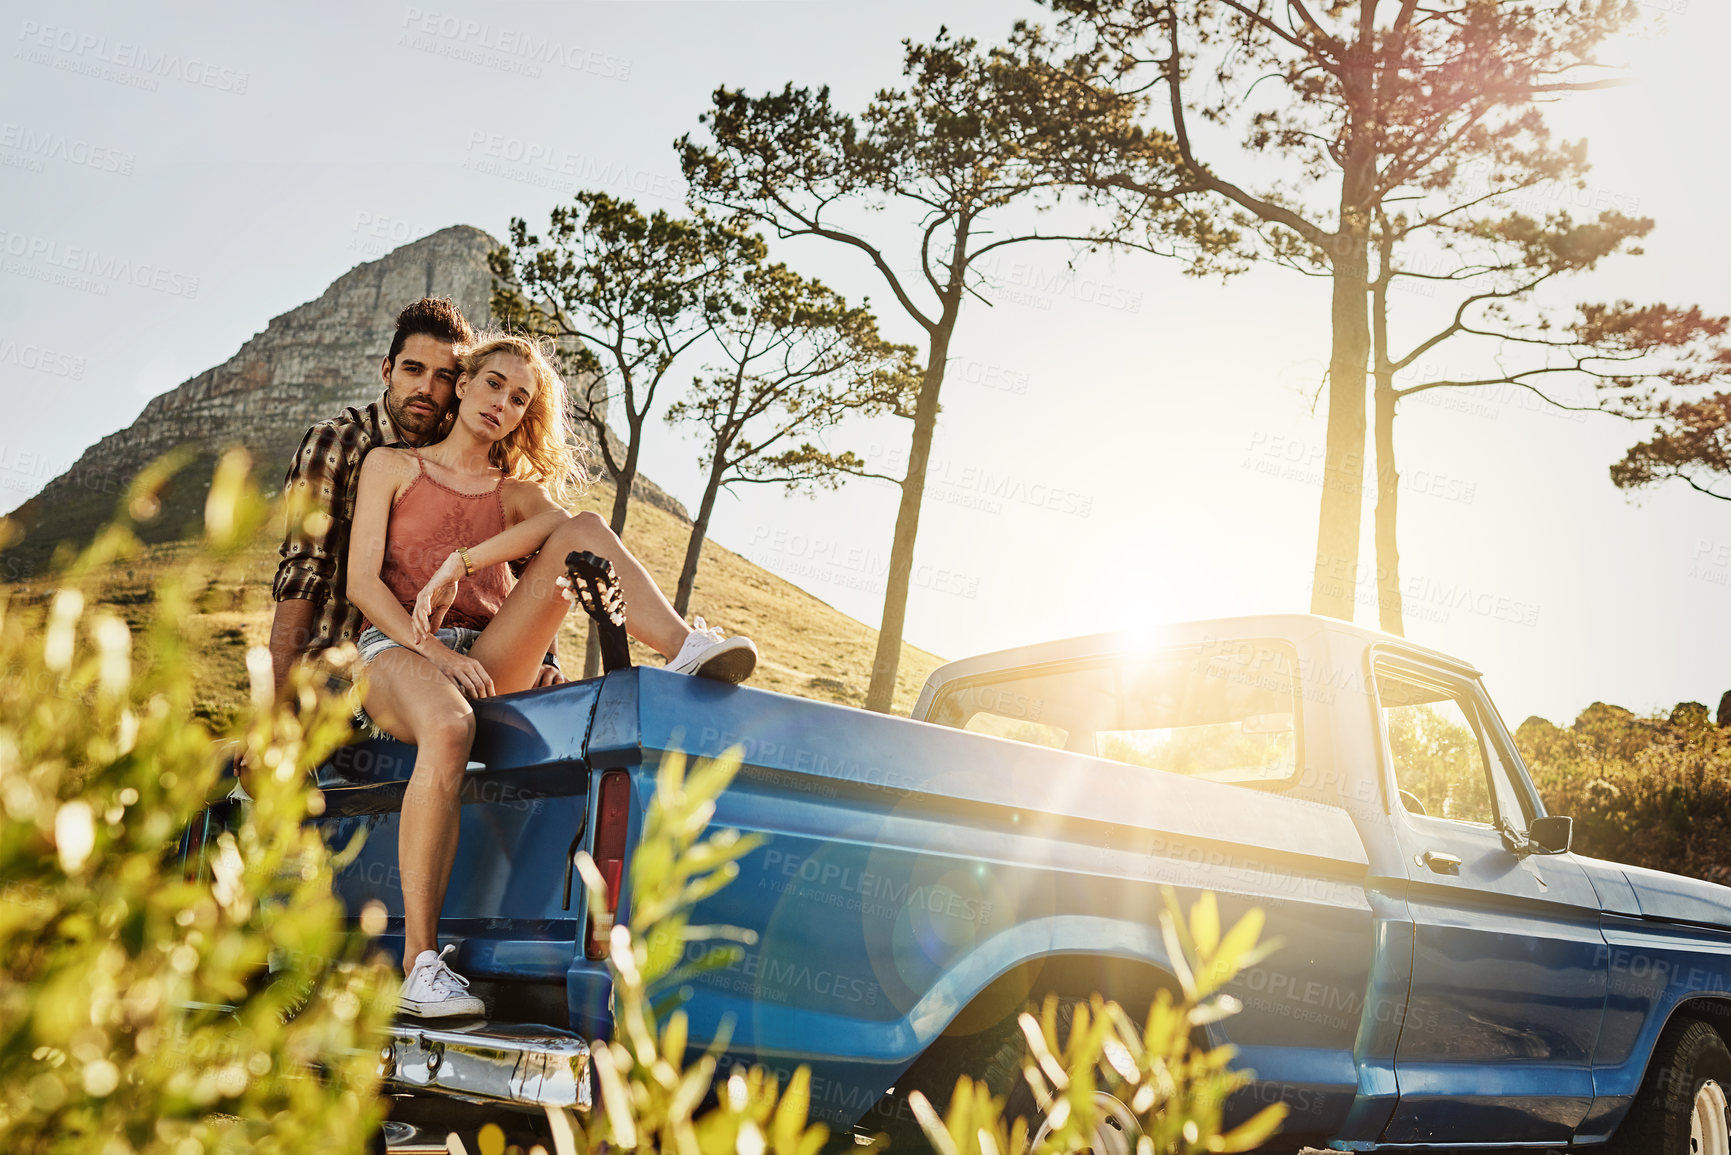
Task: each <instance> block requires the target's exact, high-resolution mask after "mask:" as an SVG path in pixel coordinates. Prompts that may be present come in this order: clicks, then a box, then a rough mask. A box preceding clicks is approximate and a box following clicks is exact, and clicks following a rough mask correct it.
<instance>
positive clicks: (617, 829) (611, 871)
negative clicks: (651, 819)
mask: <svg viewBox="0 0 1731 1155" xmlns="http://www.w3.org/2000/svg"><path fill="white" fill-rule="evenodd" d="M630 823H631V775H630V774H629V773H628V772H627V771H624V770H609V771H607V772H606V773H604V774H602V775H601V786H600V788H599V790H598V791H597V797H596V802H595V843H594V846H595V850H594V853H593V854H591V855H590V857H592V858H593V859H594V860H595V868H596V869H597V870H599V871H600V872H601V877H602V878H603V879H605V880H606V882H607V902H606V904H605V905H606V914H605V915H602V914H600V913H598V912H596V911H595V909H594V908H593V907H591V908H590V911H589V938H588V941H587V942H586V943H585V944H584V947H583V953H584V955H585V956H586V957H588V958H592V959H600V958H606V957H607V940H608V938H609V937H610V936H611V934H612V932H613V919H614V917H615V916H616V915H617V914H618V913H619V889H620V887H621V886H622V885H623V884H624V882H625V833H626V828H627V827H628V826H629V825H630Z"/></svg>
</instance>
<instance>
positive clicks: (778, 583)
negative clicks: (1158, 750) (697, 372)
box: [15, 474, 942, 723]
mask: <svg viewBox="0 0 1731 1155" xmlns="http://www.w3.org/2000/svg"><path fill="white" fill-rule="evenodd" d="M206 476H208V474H207V475H206ZM612 501H613V491H612V489H611V487H609V486H608V485H606V484H605V483H603V484H600V485H597V486H595V487H594V488H593V489H592V490H591V491H590V492H589V493H588V494H587V495H586V496H585V497H584V498H583V499H581V500H580V501H579V502H578V503H577V504H576V505H575V506H574V507H573V508H583V509H594V510H596V511H597V512H600V513H601V514H602V515H603V516H606V513H607V510H608V509H609V508H611V505H612ZM688 533H689V527H688V526H687V525H686V524H685V523H684V522H682V521H681V520H680V519H679V518H677V517H675V516H674V515H673V514H671V513H668V512H666V511H664V510H661V509H657V508H655V507H653V506H650V505H647V504H643V503H636V504H634V505H633V507H632V511H631V519H630V521H629V523H628V524H627V526H626V530H625V538H626V542H627V544H629V545H630V547H631V549H632V550H633V551H634V552H635V553H636V554H637V556H638V557H640V558H641V559H642V560H643V562H644V564H645V565H647V566H648V567H649V570H650V572H651V573H653V574H654V575H655V578H656V581H657V582H658V583H659V584H660V585H661V587H662V589H663V590H666V591H668V592H669V593H671V591H672V590H673V587H674V585H675V583H676V582H677V580H678V576H679V566H680V563H681V562H683V561H684V559H685V546H686V539H687V534H688ZM278 540H279V539H276V538H272V539H270V540H263V541H260V542H259V543H258V544H257V546H255V547H254V549H253V550H251V551H250V552H249V553H248V554H247V555H246V558H245V560H244V563H243V564H242V566H240V567H239V568H237V569H235V570H233V571H232V572H231V573H229V574H227V575H225V576H224V577H223V578H222V579H221V580H219V581H217V582H216V583H215V584H214V585H213V587H212V588H211V590H210V592H209V594H208V596H207V597H206V598H205V599H204V601H203V604H202V605H201V607H200V612H199V613H198V614H197V615H196V616H195V617H194V619H193V621H192V628H193V630H194V631H195V640H196V641H197V642H198V643H199V645H200V648H201V652H202V656H201V661H200V665H199V668H198V674H197V678H198V695H197V700H198V707H197V710H198V713H200V714H201V715H203V716H204V717H205V718H207V719H209V720H211V721H213V722H217V723H221V722H223V721H226V720H227V719H229V718H231V717H233V716H234V715H235V714H236V713H237V712H238V711H239V710H240V709H241V708H242V707H243V706H244V704H245V697H246V684H247V682H246V666H245V655H246V651H247V649H248V648H249V647H251V646H258V645H264V644H265V643H266V641H267V640H268V638H269V635H270V620H271V609H272V602H271V599H270V584H271V577H272V575H273V574H274V573H275V571H276V562H277V555H276V546H277V541H278ZM192 548H193V547H192V545H191V544H190V543H188V542H167V543H158V544H155V545H152V546H150V547H149V549H148V551H147V553H146V555H145V556H144V557H143V558H142V559H141V560H140V561H139V562H137V563H136V564H129V565H122V566H118V567H116V568H115V569H114V570H112V571H111V572H110V573H109V574H108V575H107V577H106V580H105V583H104V587H103V589H102V591H101V594H100V600H101V601H102V602H104V603H106V604H109V605H112V606H114V607H116V608H117V609H118V610H119V612H120V613H121V614H122V615H123V616H125V617H126V618H127V620H128V621H129V622H131V623H132V625H133V626H134V627H137V626H139V625H140V624H142V623H143V622H144V621H145V620H146V619H147V618H148V617H149V614H150V592H149V591H150V589H151V587H152V585H153V583H154V580H155V579H156V577H157V576H159V575H160V574H161V573H162V572H163V571H164V570H165V569H167V568H171V567H174V566H176V565H177V564H179V563H180V562H181V561H182V560H183V559H185V558H186V557H187V556H188V555H189V553H190V551H191V549H192ZM51 586H52V583H51V582H43V581H36V582H31V583H25V584H22V585H20V586H18V587H15V591H16V593H17V594H19V595H21V597H22V600H25V601H34V600H36V599H38V598H41V597H42V596H43V595H44V594H45V593H46V591H47V589H48V588H50V587H51ZM691 610H692V613H694V614H700V615H702V616H703V617H704V618H706V619H707V620H708V622H709V624H710V625H712V626H720V627H722V629H724V630H725V631H726V632H727V633H729V634H736V633H742V634H747V635H749V636H750V637H751V638H752V640H753V641H755V642H756V643H757V647H758V652H759V654H760V655H761V659H760V661H759V663H758V667H757V672H756V673H755V674H754V675H753V676H752V679H751V682H750V684H751V685H753V686H756V687H758V688H760V689H766V690H777V691H780V692H782V693H786V694H795V695H798V696H801V697H807V698H816V699H820V700H822V701H828V702H839V703H843V704H846V705H855V706H857V705H860V704H862V703H863V702H864V701H865V691H866V685H867V683H868V682H869V681H870V675H871V661H872V654H873V651H874V649H875V648H876V645H877V632H876V631H875V630H873V629H871V628H870V627H868V626H866V625H864V624H863V623H861V622H858V621H855V620H854V619H853V618H850V617H848V616H847V615H845V614H843V613H841V612H840V611H839V610H836V609H835V608H834V607H832V606H830V605H828V604H826V603H825V602H822V601H820V600H818V599H817V598H815V597H813V596H811V595H810V594H808V593H806V592H805V591H804V590H802V589H800V588H799V587H798V586H795V585H793V584H791V583H789V582H787V581H784V580H783V579H781V578H779V577H776V576H775V575H774V574H772V573H770V572H769V571H768V570H765V569H763V568H761V567H759V566H756V565H753V564H752V563H751V562H749V561H746V560H745V559H744V558H742V557H740V556H739V555H738V554H735V553H732V552H731V551H729V550H727V549H725V548H723V547H721V546H720V545H718V544H716V543H715V542H714V541H711V542H709V543H708V544H707V545H705V547H704V553H703V564H702V566H701V568H700V569H699V571H698V576H697V588H696V592H695V593H694V594H693V596H692V602H691ZM587 623H588V619H587V618H586V617H584V616H583V614H582V613H581V612H580V611H577V610H573V611H572V612H571V614H570V615H569V616H568V617H567V619H566V625H565V627H564V628H563V629H562V630H561V632H560V635H559V660H560V663H561V664H562V665H563V666H564V668H565V670H566V672H567V674H568V675H571V676H575V675H576V674H578V673H580V672H581V670H582V668H583V643H584V637H585V630H586V626H587ZM632 651H633V657H634V660H636V661H638V662H641V663H642V664H644V665H660V664H661V659H660V657H659V656H658V655H655V654H653V653H651V652H650V651H649V650H647V649H645V648H644V647H641V646H639V645H638V644H637V643H636V642H633V643H632ZM941 662H942V659H940V658H938V657H937V656H936V655H934V654H928V653H926V652H925V651H924V650H920V649H917V648H915V647H913V646H904V647H903V648H902V663H901V670H900V677H899V679H898V682H897V687H896V700H895V708H896V709H897V710H898V711H901V712H903V713H906V712H907V711H908V710H909V709H911V708H912V706H913V703H914V699H915V698H916V697H917V696H918V694H919V690H920V687H921V686H922V685H923V684H924V683H925V680H926V676H927V675H928V674H929V673H931V671H932V670H933V669H934V668H936V667H937V666H938V665H940V664H941Z"/></svg>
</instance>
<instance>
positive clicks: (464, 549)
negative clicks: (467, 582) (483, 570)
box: [457, 545, 475, 577]
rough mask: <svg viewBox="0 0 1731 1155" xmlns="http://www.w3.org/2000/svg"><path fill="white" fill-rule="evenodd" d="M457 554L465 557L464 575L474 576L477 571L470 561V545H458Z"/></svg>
mask: <svg viewBox="0 0 1731 1155" xmlns="http://www.w3.org/2000/svg"><path fill="white" fill-rule="evenodd" d="M457 556H458V557H460V558H462V559H463V576H464V577H473V576H474V573H475V567H474V565H473V564H472V563H471V562H470V561H469V547H468V546H464V545H460V546H458V547H457Z"/></svg>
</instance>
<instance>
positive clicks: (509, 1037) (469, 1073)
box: [379, 1022, 591, 1111]
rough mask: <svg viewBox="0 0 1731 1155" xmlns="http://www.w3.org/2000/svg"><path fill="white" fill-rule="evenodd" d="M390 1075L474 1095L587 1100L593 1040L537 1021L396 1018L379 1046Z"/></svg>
mask: <svg viewBox="0 0 1731 1155" xmlns="http://www.w3.org/2000/svg"><path fill="white" fill-rule="evenodd" d="M379 1074H380V1076H381V1077H383V1079H384V1080H385V1082H386V1083H388V1084H392V1085H394V1086H396V1087H400V1088H403V1089H405V1090H411V1091H422V1092H432V1093H434V1094H441V1095H447V1096H450V1097H451V1098H455V1099H463V1100H467V1101H469V1102H475V1103H512V1104H517V1105H519V1106H525V1107H568V1108H573V1109H575V1110H578V1111H587V1110H589V1108H590V1105H591V1102H590V1099H591V1096H590V1088H589V1044H588V1043H586V1042H585V1041H583V1039H581V1038H579V1037H578V1036H576V1035H573V1034H571V1033H570V1032H568V1031H560V1030H555V1029H553V1028H552V1027H544V1026H541V1025H539V1024H536V1023H489V1022H471V1023H467V1024H464V1025H461V1026H459V1025H455V1024H452V1025H444V1026H433V1025H431V1024H421V1023H413V1022H399V1023H396V1024H395V1025H393V1026H392V1027H391V1029H390V1031H389V1032H388V1035H387V1038H386V1041H385V1043H384V1044H383V1045H382V1046H381V1047H380V1048H379Z"/></svg>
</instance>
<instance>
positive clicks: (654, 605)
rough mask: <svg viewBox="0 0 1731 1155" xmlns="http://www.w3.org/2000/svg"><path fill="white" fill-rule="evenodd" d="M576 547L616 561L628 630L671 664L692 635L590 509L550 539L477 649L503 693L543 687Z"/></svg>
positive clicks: (564, 606) (475, 653)
mask: <svg viewBox="0 0 1731 1155" xmlns="http://www.w3.org/2000/svg"><path fill="white" fill-rule="evenodd" d="M572 550H588V551H589V552H590V553H592V554H595V555H597V556H598V557H604V558H606V559H607V560H608V561H610V562H612V563H613V571H614V573H616V574H617V575H618V576H619V589H620V592H621V593H622V594H624V595H625V607H626V613H625V629H626V632H628V633H629V634H630V635H631V636H632V637H634V638H636V639H637V640H638V641H640V642H642V643H643V644H644V645H646V646H648V647H650V648H651V649H653V650H655V651H657V652H658V653H660V654H661V655H662V656H663V657H665V658H669V659H671V658H673V657H674V655H676V654H678V653H679V647H680V646H682V645H684V644H685V639H686V638H687V637H688V636H690V634H691V627H690V626H688V625H686V624H685V620H684V619H683V618H681V617H680V616H679V615H678V614H677V613H675V612H674V611H673V603H671V602H669V601H668V600H667V596H666V595H665V594H663V593H662V592H661V587H659V586H657V585H656V584H655V579H654V578H652V577H650V576H649V571H648V570H646V569H644V568H643V563H642V562H640V561H638V560H637V559H636V558H635V557H633V556H631V552H630V551H629V550H627V549H626V548H625V545H624V543H622V542H621V541H620V540H619V537H618V535H617V534H615V533H614V532H613V531H612V530H611V529H609V528H608V526H607V523H606V522H605V521H603V520H601V518H600V517H599V516H597V515H596V514H593V513H589V512H587V511H585V512H583V513H579V514H577V515H576V516H575V517H572V518H571V519H570V520H569V521H566V522H565V523H564V524H562V525H560V526H559V527H558V528H557V529H555V530H554V531H553V532H552V534H551V535H550V536H549V537H548V538H547V544H546V545H544V546H542V547H541V552H540V553H539V554H537V555H536V556H535V559H534V560H533V561H531V562H530V563H529V567H528V568H527V569H525V570H524V571H523V577H522V579H521V580H520V581H519V582H518V583H517V587H516V588H515V589H513V590H512V591H511V594H510V596H509V597H507V598H506V599H505V604H504V605H503V606H501V607H499V612H498V614H497V615H495V616H494V618H493V620H492V621H491V622H490V623H488V625H487V628H486V629H485V630H483V631H481V636H480V638H479V639H478V640H477V641H476V642H475V646H474V648H473V649H471V650H470V651H469V656H470V657H472V658H474V659H475V660H476V661H477V662H480V663H481V664H482V665H483V666H485V667H487V673H488V674H489V675H490V676H491V677H492V679H493V685H494V687H496V688H497V690H498V692H499V693H501V694H509V693H511V692H512V691H515V690H526V689H528V688H529V687H530V686H533V685H534V684H535V678H536V675H537V674H538V673H539V671H540V669H541V655H543V654H545V653H546V652H547V647H548V646H549V645H551V644H552V642H553V638H554V636H555V635H556V634H557V633H558V632H559V623H560V622H561V621H563V620H564V618H565V611H566V610H568V609H569V608H570V607H571V603H570V602H568V601H566V600H565V597H564V591H563V590H562V589H560V587H559V586H558V584H557V579H558V578H561V577H563V576H565V555H566V554H568V553H570V552H571V551H572Z"/></svg>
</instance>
